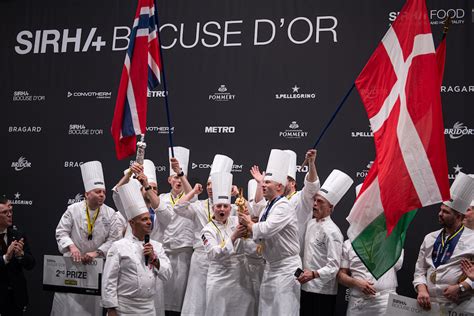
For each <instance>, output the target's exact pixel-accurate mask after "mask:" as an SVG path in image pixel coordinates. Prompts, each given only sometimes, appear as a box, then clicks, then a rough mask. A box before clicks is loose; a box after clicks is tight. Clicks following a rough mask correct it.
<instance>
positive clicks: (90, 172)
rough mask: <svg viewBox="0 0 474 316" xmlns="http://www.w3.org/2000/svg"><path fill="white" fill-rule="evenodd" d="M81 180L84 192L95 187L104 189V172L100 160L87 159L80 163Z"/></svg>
mask: <svg viewBox="0 0 474 316" xmlns="http://www.w3.org/2000/svg"><path fill="white" fill-rule="evenodd" d="M81 174H82V181H83V182H84V190H85V192H89V191H92V190H95V189H104V190H105V182H104V173H103V172H102V164H101V163H100V161H89V162H86V163H83V164H82V165H81Z"/></svg>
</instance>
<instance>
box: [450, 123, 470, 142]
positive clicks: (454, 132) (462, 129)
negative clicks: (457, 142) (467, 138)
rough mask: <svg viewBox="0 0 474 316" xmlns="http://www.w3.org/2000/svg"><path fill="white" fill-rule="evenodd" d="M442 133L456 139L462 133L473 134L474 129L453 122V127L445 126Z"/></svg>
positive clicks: (461, 135) (462, 134)
mask: <svg viewBox="0 0 474 316" xmlns="http://www.w3.org/2000/svg"><path fill="white" fill-rule="evenodd" d="M444 134H445V135H449V138H451V139H458V138H461V137H463V136H464V135H471V136H472V135H474V129H473V128H468V127H467V126H464V123H461V122H456V123H454V126H453V128H445V129H444Z"/></svg>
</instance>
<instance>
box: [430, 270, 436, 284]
mask: <svg viewBox="0 0 474 316" xmlns="http://www.w3.org/2000/svg"><path fill="white" fill-rule="evenodd" d="M430 281H431V283H433V284H436V271H433V272H432V273H431V274H430Z"/></svg>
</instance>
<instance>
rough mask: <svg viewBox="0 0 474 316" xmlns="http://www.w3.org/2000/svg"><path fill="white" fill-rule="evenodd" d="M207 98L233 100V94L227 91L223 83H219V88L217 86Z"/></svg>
mask: <svg viewBox="0 0 474 316" xmlns="http://www.w3.org/2000/svg"><path fill="white" fill-rule="evenodd" d="M209 100H212V101H233V100H235V94H231V93H229V92H227V87H226V86H225V84H221V86H220V87H219V88H217V92H215V93H213V94H210V95H209Z"/></svg>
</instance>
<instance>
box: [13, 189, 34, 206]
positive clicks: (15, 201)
mask: <svg viewBox="0 0 474 316" xmlns="http://www.w3.org/2000/svg"><path fill="white" fill-rule="evenodd" d="M20 196H21V194H20V193H19V192H17V193H15V198H14V199H13V200H11V202H12V204H13V205H33V200H22V199H20Z"/></svg>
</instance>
